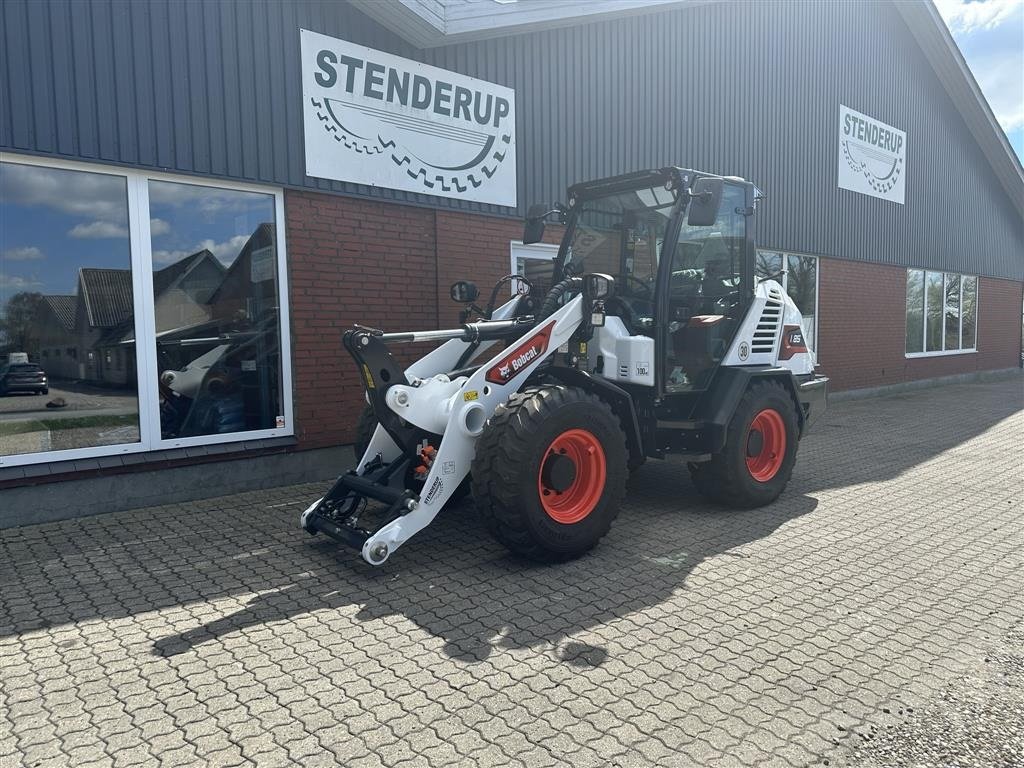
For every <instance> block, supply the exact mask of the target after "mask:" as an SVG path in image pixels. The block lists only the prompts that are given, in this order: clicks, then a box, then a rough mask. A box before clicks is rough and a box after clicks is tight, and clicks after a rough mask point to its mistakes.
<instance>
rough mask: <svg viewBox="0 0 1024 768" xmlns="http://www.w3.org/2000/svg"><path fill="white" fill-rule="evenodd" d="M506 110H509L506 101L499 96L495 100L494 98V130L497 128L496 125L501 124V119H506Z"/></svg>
mask: <svg viewBox="0 0 1024 768" xmlns="http://www.w3.org/2000/svg"><path fill="white" fill-rule="evenodd" d="M508 110H509V105H508V99H503V98H502V97H501V96H498V97H497V98H495V100H494V127H495V128H497V127H498V123H500V122H501V119H502V118H503V117H508Z"/></svg>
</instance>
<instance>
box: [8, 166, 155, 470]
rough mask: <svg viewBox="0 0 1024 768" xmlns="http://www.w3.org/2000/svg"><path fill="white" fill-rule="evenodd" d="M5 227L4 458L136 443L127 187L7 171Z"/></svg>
mask: <svg viewBox="0 0 1024 768" xmlns="http://www.w3.org/2000/svg"><path fill="white" fill-rule="evenodd" d="M0 221H2V222H3V226H2V227H0V456H12V455H19V454H31V453H39V452H48V451H58V450H64V449H76V448H94V447H97V446H107V445H115V444H123V443H135V442H138V441H139V439H140V434H139V400H138V385H137V381H136V377H135V370H134V365H131V364H129V366H128V369H127V370H119V369H118V368H116V367H114V366H111V365H109V361H110V359H111V354H112V352H113V351H115V350H116V351H118V353H119V354H120V352H123V353H124V354H125V355H126V356H127V358H128V359H129V360H134V357H135V306H134V299H133V296H134V294H133V288H132V286H133V280H132V268H131V267H132V260H131V245H130V242H129V231H128V187H127V179H126V178H125V177H124V176H123V175H108V174H104V173H92V172H86V171H78V170H63V169H57V168H45V167H42V166H37V165H27V164H21V163H12V162H3V163H0ZM61 349H65V350H66V352H67V354H66V355H63V356H62V355H60V354H59V352H60V350H61ZM51 352H52V354H51ZM104 362H106V363H107V364H104Z"/></svg>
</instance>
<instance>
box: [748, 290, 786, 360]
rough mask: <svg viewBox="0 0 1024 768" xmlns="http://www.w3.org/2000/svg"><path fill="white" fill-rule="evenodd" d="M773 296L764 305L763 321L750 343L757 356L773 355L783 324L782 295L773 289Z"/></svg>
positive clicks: (758, 323)
mask: <svg viewBox="0 0 1024 768" xmlns="http://www.w3.org/2000/svg"><path fill="white" fill-rule="evenodd" d="M769 295H770V296H771V298H770V299H768V300H767V301H766V302H765V303H764V309H763V310H762V311H761V319H760V320H758V321H757V328H755V329H754V338H753V340H752V341H751V343H750V351H751V352H752V353H754V354H755V355H756V354H757V353H759V352H767V353H769V354H770V353H771V351H772V349H773V348H774V347H775V339H777V338H778V336H779V323H781V322H782V294H781V293H780V292H779V291H778V290H777V289H775V288H773V289H772V290H771V292H770V294H769Z"/></svg>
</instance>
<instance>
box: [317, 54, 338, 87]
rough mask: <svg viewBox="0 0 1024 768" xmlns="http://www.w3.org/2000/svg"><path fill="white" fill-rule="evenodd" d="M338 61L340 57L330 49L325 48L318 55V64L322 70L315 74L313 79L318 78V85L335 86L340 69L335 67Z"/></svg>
mask: <svg viewBox="0 0 1024 768" xmlns="http://www.w3.org/2000/svg"><path fill="white" fill-rule="evenodd" d="M337 63H338V57H337V56H335V55H334V54H333V53H331V52H330V51H327V50H323V51H320V53H318V54H317V55H316V65H317V66H318V67H319V68H320V71H319V72H315V73H314V74H313V79H314V80H316V84H317V85H319V86H321V87H322V88H333V87H334V84H335V83H336V82H338V70H336V69H335V68H334V65H335V64H337Z"/></svg>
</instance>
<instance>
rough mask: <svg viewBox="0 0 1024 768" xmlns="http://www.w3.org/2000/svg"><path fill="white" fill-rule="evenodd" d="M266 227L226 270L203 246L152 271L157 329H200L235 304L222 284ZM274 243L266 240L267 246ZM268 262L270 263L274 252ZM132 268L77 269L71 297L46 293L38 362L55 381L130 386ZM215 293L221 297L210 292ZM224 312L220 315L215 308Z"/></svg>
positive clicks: (255, 245) (228, 280)
mask: <svg viewBox="0 0 1024 768" xmlns="http://www.w3.org/2000/svg"><path fill="white" fill-rule="evenodd" d="M265 226H266V225H264V226H261V227H258V228H257V229H256V231H255V232H254V233H253V235H252V236H251V237H250V238H249V240H248V241H247V242H246V244H245V246H244V247H243V248H242V250H241V252H240V254H239V257H237V258H235V259H234V260H233V264H232V268H228V267H226V266H224V264H223V263H221V261H220V260H219V259H217V257H216V256H214V255H213V253H211V252H210V251H209V250H206V249H204V250H201V251H197V252H196V253H193V254H191V255H189V256H186V257H184V258H182V259H179V260H178V261H176V262H174V263H173V264H170V265H168V266H166V267H163V268H162V269H158V270H156V271H155V272H154V273H153V293H154V314H155V320H156V327H157V332H158V339H159V338H160V334H161V332H163V335H165V336H166V335H168V332H170V334H171V335H173V333H174V331H176V330H179V329H187V328H195V327H201V326H203V325H205V324H208V323H209V322H210V321H211V320H212V319H214V318H215V315H216V314H217V313H218V308H219V312H221V313H229V312H231V311H233V310H234V308H235V305H236V303H237V302H235V301H234V300H232V299H230V298H229V297H231V296H233V295H234V291H232V290H231V289H230V288H227V289H225V284H226V283H229V284H230V283H233V278H231V277H230V276H231V274H232V272H231V269H233V268H234V267H235V266H236V264H237V263H238V262H239V261H241V260H242V259H241V256H242V255H245V257H246V262H247V264H248V262H249V261H250V260H251V253H252V252H253V250H255V249H258V248H259V247H263V246H262V245H258V244H262V243H263V241H264V240H265V239H267V235H266V234H265V233H263V230H264V228H265ZM270 245H271V247H272V243H271V244H270ZM270 260H271V262H272V263H275V262H274V256H273V253H271V255H270ZM132 292H133V287H132V275H131V270H128V269H97V268H91V267H87V268H82V269H80V270H79V272H78V285H77V291H76V293H75V294H73V295H48V296H44V297H43V298H44V300H45V301H44V304H43V306H42V308H41V311H40V314H41V316H40V318H39V334H40V357H41V359H40V364H41V365H42V367H43V368H44V370H46V372H47V374H48V375H49V376H50V377H52V378H54V379H71V380H79V381H85V382H89V383H93V384H101V385H106V386H114V387H118V386H133V385H134V382H135V378H136V355H135V312H134V305H135V302H134V297H133V293H132ZM218 295H221V296H222V298H220V299H217V298H216V297H217V296H218ZM219 316H220V317H222V318H223V317H225V316H226V315H225V314H220V315H219Z"/></svg>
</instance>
